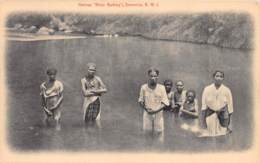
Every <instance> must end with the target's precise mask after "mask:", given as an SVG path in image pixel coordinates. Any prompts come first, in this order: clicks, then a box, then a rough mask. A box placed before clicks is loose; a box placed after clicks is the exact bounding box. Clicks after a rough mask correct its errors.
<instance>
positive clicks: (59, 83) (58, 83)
mask: <svg viewBox="0 0 260 163" xmlns="http://www.w3.org/2000/svg"><path fill="white" fill-rule="evenodd" d="M55 83H56V84H57V85H63V84H62V82H61V81H59V80H56V81H55Z"/></svg>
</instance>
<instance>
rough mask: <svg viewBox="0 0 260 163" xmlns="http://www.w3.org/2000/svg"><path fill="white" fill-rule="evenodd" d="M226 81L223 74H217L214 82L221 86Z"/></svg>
mask: <svg viewBox="0 0 260 163" xmlns="http://www.w3.org/2000/svg"><path fill="white" fill-rule="evenodd" d="M223 80H224V76H223V74H222V73H221V72H217V73H216V74H215V76H214V82H215V84H216V85H218V86H220V85H221V84H222V82H223Z"/></svg>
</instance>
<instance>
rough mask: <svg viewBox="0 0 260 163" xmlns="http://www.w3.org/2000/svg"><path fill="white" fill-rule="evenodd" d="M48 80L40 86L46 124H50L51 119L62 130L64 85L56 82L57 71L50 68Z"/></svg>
mask: <svg viewBox="0 0 260 163" xmlns="http://www.w3.org/2000/svg"><path fill="white" fill-rule="evenodd" d="M46 73H47V75H48V80H47V81H45V82H43V83H42V84H41V86H40V95H41V102H42V107H43V110H44V113H45V114H44V122H45V123H46V124H48V121H49V119H50V118H51V117H53V119H54V120H55V121H56V127H57V129H60V118H61V107H60V105H61V103H62V100H63V84H62V83H61V82H60V81H58V80H56V74H57V70H56V69H54V68H50V69H48V70H47V71H46Z"/></svg>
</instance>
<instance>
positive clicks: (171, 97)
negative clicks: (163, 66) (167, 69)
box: [163, 79, 174, 111]
mask: <svg viewBox="0 0 260 163" xmlns="http://www.w3.org/2000/svg"><path fill="white" fill-rule="evenodd" d="M163 85H164V87H165V90H166V93H167V97H168V100H169V104H170V105H169V106H165V108H164V110H165V111H173V104H174V93H173V91H172V86H173V82H172V80H170V79H167V80H165V81H164V83H163Z"/></svg>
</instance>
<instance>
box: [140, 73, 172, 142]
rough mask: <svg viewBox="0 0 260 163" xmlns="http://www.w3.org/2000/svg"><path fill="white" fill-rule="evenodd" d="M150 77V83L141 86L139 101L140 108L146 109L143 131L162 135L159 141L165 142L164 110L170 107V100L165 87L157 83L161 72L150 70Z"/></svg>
mask: <svg viewBox="0 0 260 163" xmlns="http://www.w3.org/2000/svg"><path fill="white" fill-rule="evenodd" d="M148 76H149V80H148V83H146V84H143V85H142V86H141V89H140V95H139V99H138V102H139V103H140V106H141V107H142V108H143V109H144V112H143V130H144V131H145V132H147V131H148V132H149V131H150V132H152V134H156V135H160V136H159V140H160V141H163V131H164V119H163V108H164V107H165V106H169V100H168V97H167V94H166V91H165V87H164V86H163V85H161V84H158V83H157V80H158V76H159V70H157V69H155V68H150V69H149V70H148Z"/></svg>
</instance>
